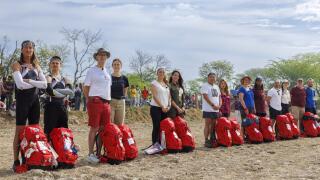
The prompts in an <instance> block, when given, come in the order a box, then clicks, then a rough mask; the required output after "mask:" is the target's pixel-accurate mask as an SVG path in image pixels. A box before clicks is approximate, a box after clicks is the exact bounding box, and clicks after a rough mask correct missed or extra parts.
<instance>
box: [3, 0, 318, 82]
mask: <svg viewBox="0 0 320 180" xmlns="http://www.w3.org/2000/svg"><path fill="white" fill-rule="evenodd" d="M0 27H1V28H0V36H3V35H7V36H8V37H9V38H10V39H11V40H12V41H15V40H19V41H22V40H25V39H32V40H42V41H44V42H46V43H48V44H57V43H64V39H63V36H62V35H61V34H60V33H59V31H60V30H61V28H62V27H66V28H86V29H90V30H92V31H96V30H99V29H101V30H102V31H103V34H104V36H103V39H104V41H105V42H106V44H107V47H108V49H109V50H110V51H111V54H112V57H119V58H121V59H122V60H123V61H124V64H125V66H124V68H125V70H126V71H129V67H128V63H129V60H130V58H131V57H132V56H133V55H134V52H135V50H136V49H141V50H143V51H145V52H148V53H151V54H165V55H166V57H167V58H168V59H169V60H170V61H171V62H172V67H173V68H177V69H180V70H182V73H183V75H184V77H185V79H188V80H190V79H194V78H196V77H198V68H199V67H200V66H201V64H202V63H204V62H209V61H213V60H217V59H227V60H229V61H231V62H232V63H233V64H234V66H235V70H236V73H241V72H243V71H244V70H246V69H249V68H254V67H263V66H265V65H266V64H268V62H269V60H275V59H277V58H288V57H291V56H293V55H295V54H298V53H304V52H316V51H319V48H320V38H319V35H320V0H299V1H298V0H268V1H264V0H215V1H212V0H198V1H197V0H192V1H191V0H186V1H179V0H161V1H155V0H141V1H138V0H136V1H128V0H28V1H25V0H11V1H8V0H2V1H1V2H0Z"/></svg>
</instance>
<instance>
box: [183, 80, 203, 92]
mask: <svg viewBox="0 0 320 180" xmlns="http://www.w3.org/2000/svg"><path fill="white" fill-rule="evenodd" d="M201 84H202V80H201V79H194V80H190V81H187V82H186V91H187V93H190V94H198V93H200V87H201Z"/></svg>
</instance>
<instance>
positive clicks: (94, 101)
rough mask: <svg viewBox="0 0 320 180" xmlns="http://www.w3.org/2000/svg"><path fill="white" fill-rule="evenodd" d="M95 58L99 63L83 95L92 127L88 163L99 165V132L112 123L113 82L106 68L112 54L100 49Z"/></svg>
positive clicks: (91, 70) (92, 70)
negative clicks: (95, 145) (97, 138)
mask: <svg viewBox="0 0 320 180" xmlns="http://www.w3.org/2000/svg"><path fill="white" fill-rule="evenodd" d="M93 57H94V59H95V60H96V61H97V65H96V66H94V67H92V68H90V69H89V70H88V72H87V75H86V78H85V81H84V89H83V94H84V96H85V97H86V102H87V111H88V117H89V121H88V125H89V126H90V131H89V135H88V145H89V156H88V161H89V162H90V163H98V162H99V159H98V157H97V156H96V155H94V154H93V148H94V143H95V137H96V134H97V133H98V131H99V130H100V129H102V128H103V127H104V126H105V124H106V123H110V113H111V109H110V100H111V84H112V80H111V77H110V75H109V74H108V73H107V71H106V68H105V64H106V61H107V59H108V58H109V57H110V53H109V52H108V51H106V50H104V49H103V48H100V49H98V51H97V52H96V53H95V54H94V55H93ZM98 153H99V152H98Z"/></svg>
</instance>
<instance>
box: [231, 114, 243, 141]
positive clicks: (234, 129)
mask: <svg viewBox="0 0 320 180" xmlns="http://www.w3.org/2000/svg"><path fill="white" fill-rule="evenodd" d="M230 122H231V130H230V133H231V137H232V145H242V144H243V137H242V136H241V129H240V124H239V123H238V122H237V119H236V118H230Z"/></svg>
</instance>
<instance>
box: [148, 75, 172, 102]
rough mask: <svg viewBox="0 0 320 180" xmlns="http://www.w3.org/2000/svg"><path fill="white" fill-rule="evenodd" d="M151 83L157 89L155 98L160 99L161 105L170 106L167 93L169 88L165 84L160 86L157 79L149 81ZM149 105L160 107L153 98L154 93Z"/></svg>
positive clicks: (168, 93)
mask: <svg viewBox="0 0 320 180" xmlns="http://www.w3.org/2000/svg"><path fill="white" fill-rule="evenodd" d="M151 84H152V85H154V86H155V87H156V91H157V96H156V98H157V99H158V100H159V101H160V103H161V105H162V106H165V107H166V106H170V104H171V103H170V102H169V95H170V90H169V87H168V86H167V85H166V86H162V85H161V84H160V83H159V82H158V81H156V80H154V81H152V83H151ZM150 104H151V106H157V107H160V105H159V104H157V103H156V102H155V100H154V95H152V100H151V103H150Z"/></svg>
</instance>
